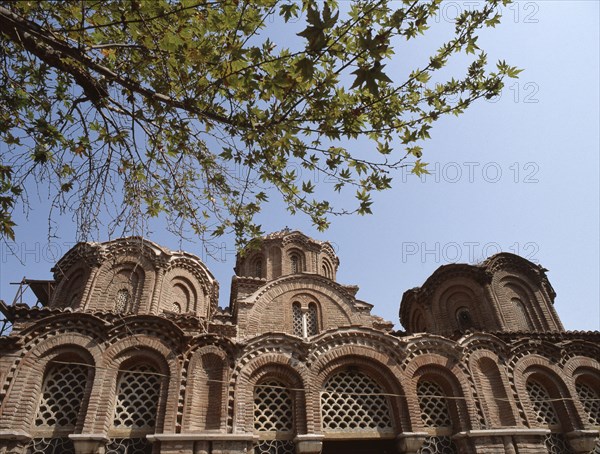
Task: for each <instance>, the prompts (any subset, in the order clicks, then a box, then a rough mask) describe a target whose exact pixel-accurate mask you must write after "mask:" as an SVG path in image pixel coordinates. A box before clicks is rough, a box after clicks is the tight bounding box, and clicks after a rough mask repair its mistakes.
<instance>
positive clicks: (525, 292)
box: [495, 274, 554, 330]
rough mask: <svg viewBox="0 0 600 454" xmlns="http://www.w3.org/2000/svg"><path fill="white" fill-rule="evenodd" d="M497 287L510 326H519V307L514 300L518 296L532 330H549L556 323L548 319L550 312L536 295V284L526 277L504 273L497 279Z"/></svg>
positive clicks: (496, 291) (501, 306)
mask: <svg viewBox="0 0 600 454" xmlns="http://www.w3.org/2000/svg"><path fill="white" fill-rule="evenodd" d="M495 289H496V290H495V293H496V294H497V296H498V300H499V302H500V308H501V310H502V313H503V314H504V317H505V319H506V322H507V323H508V326H510V327H515V326H519V314H518V312H517V311H518V309H517V308H516V307H514V304H513V302H512V300H513V299H515V298H516V299H518V300H519V301H520V302H521V304H522V306H523V309H524V311H525V316H526V317H527V322H528V324H529V326H530V328H529V329H530V330H548V329H552V328H553V327H554V324H553V323H550V322H549V321H548V314H545V313H544V312H545V311H544V308H543V304H542V302H541V301H539V297H538V296H536V289H535V285H534V284H532V283H531V282H530V281H529V280H528V279H527V278H526V277H524V276H520V275H516V274H508V275H504V276H502V277H501V278H499V279H497V283H496V286H495ZM520 330H523V328H520Z"/></svg>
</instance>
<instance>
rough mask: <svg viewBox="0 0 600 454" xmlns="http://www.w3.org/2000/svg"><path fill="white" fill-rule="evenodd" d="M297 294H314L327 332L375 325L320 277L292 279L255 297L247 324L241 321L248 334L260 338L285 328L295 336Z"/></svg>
mask: <svg viewBox="0 0 600 454" xmlns="http://www.w3.org/2000/svg"><path fill="white" fill-rule="evenodd" d="M297 294H310V295H312V297H313V298H314V299H315V300H316V301H318V302H319V309H320V313H319V315H320V324H321V326H322V329H323V330H327V329H329V328H339V327H341V326H347V325H350V324H360V325H367V326H370V325H372V323H373V322H372V321H371V319H370V316H369V315H368V312H365V311H364V310H363V309H362V308H360V309H359V308H358V307H357V306H356V304H355V303H356V302H355V300H354V298H352V297H351V296H350V295H349V294H348V293H347V292H346V291H345V290H344V289H343V288H342V287H341V286H340V285H339V284H336V283H335V282H333V281H331V280H329V279H326V278H323V277H320V276H316V275H311V276H306V275H292V276H285V277H283V278H281V279H278V280H277V281H273V282H270V283H269V284H268V285H267V286H265V287H263V289H261V290H260V291H259V292H257V293H255V294H254V295H253V296H252V298H251V301H252V300H253V304H252V307H251V308H250V310H248V312H247V313H245V314H244V318H245V320H240V325H241V326H243V331H244V334H246V335H259V334H262V333H263V332H269V331H282V328H283V329H285V327H287V330H289V332H290V333H291V332H292V331H291V326H292V324H291V319H292V315H291V312H292V307H291V301H292V299H293V297H294V296H296V295H297ZM249 302H250V301H249Z"/></svg>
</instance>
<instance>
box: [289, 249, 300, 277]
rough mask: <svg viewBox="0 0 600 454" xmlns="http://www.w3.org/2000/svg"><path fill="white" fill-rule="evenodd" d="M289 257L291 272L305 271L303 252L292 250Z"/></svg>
mask: <svg viewBox="0 0 600 454" xmlns="http://www.w3.org/2000/svg"><path fill="white" fill-rule="evenodd" d="M288 257H289V260H290V272H291V273H292V274H297V273H302V272H304V260H303V257H302V254H301V253H300V252H299V251H297V250H294V251H292V252H290V254H289V255H288Z"/></svg>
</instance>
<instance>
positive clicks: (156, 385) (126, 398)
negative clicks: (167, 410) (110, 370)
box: [113, 364, 160, 429]
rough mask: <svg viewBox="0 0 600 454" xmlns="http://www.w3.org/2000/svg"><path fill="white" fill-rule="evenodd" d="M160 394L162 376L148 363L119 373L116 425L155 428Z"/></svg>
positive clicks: (114, 422)
mask: <svg viewBox="0 0 600 454" xmlns="http://www.w3.org/2000/svg"><path fill="white" fill-rule="evenodd" d="M159 395H160V376H159V375H157V374H156V370H155V369H154V368H153V367H151V366H148V365H144V364H141V365H138V366H135V367H132V368H130V369H129V370H127V371H124V372H121V373H119V380H118V387H117V401H116V404H115V416H114V421H113V424H114V426H115V427H128V428H149V429H151V428H153V427H154V424H155V422H156V408H157V404H158V398H159Z"/></svg>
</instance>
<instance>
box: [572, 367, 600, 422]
mask: <svg viewBox="0 0 600 454" xmlns="http://www.w3.org/2000/svg"><path fill="white" fill-rule="evenodd" d="M563 370H564V371H565V375H566V376H567V377H568V380H567V386H568V387H569V392H570V393H571V395H572V396H575V399H574V401H573V403H574V405H575V407H576V408H577V412H578V413H579V416H580V418H581V421H582V422H583V425H584V426H590V425H593V424H591V423H590V421H589V414H588V412H587V411H586V410H585V409H584V407H583V402H582V401H581V397H580V395H579V392H578V390H577V385H578V384H580V383H583V384H585V385H588V386H589V387H591V388H592V389H595V390H596V392H598V393H599V394H600V391H598V390H600V362H599V361H598V360H597V359H595V358H588V357H582V356H577V357H574V358H571V359H570V360H569V361H567V363H566V364H565V365H564V367H563Z"/></svg>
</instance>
